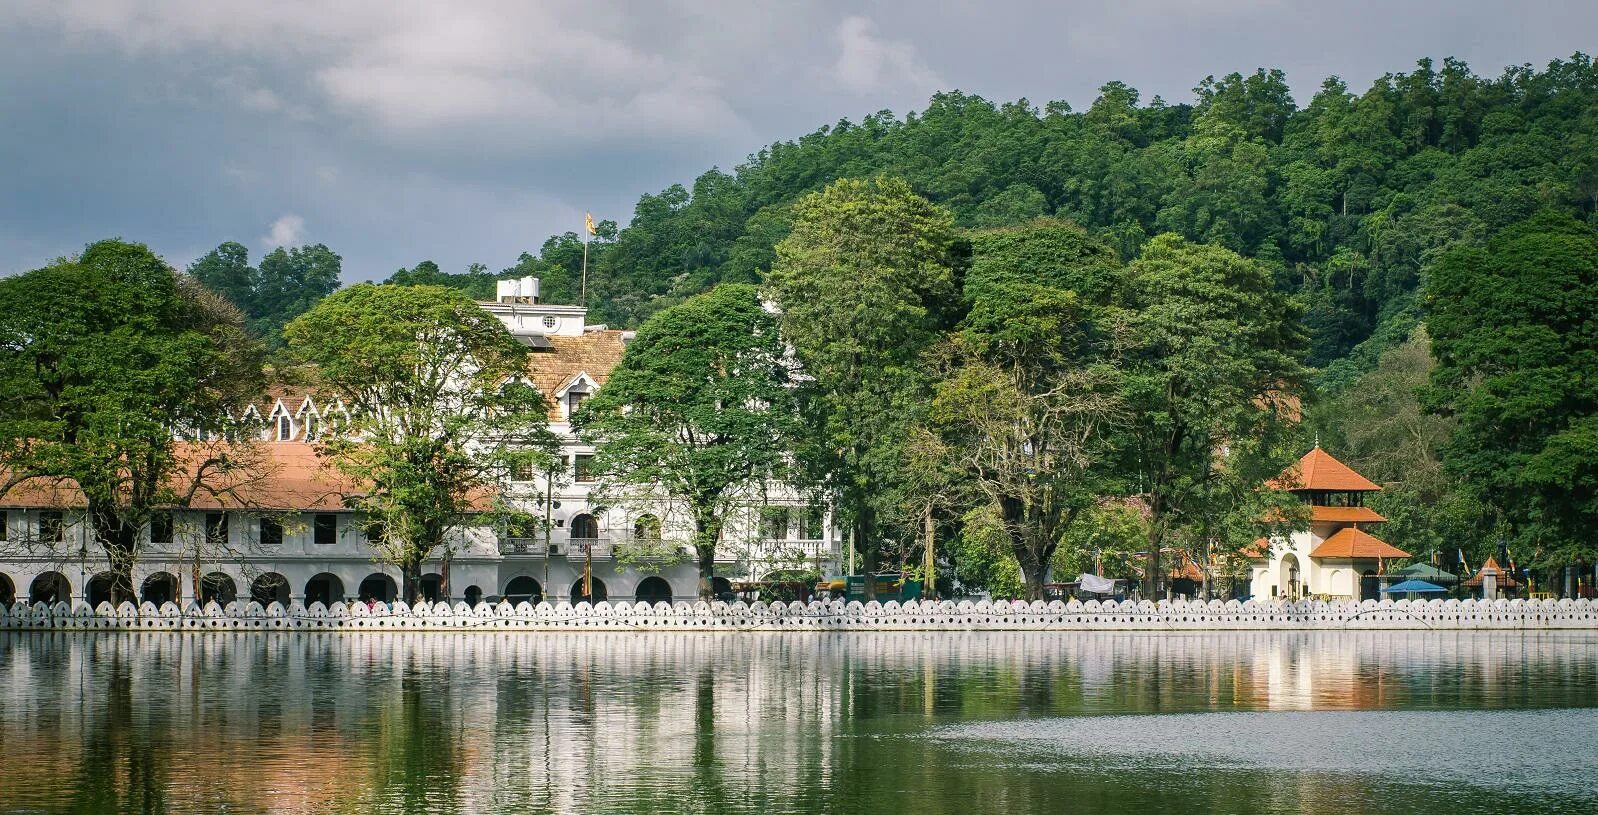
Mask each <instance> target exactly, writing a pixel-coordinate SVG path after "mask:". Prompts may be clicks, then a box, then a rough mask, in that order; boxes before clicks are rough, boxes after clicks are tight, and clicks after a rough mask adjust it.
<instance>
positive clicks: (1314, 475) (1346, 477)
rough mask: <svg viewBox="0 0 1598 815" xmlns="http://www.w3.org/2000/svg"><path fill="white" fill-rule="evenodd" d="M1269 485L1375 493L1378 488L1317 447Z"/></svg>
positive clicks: (1278, 487)
mask: <svg viewBox="0 0 1598 815" xmlns="http://www.w3.org/2000/svg"><path fill="white" fill-rule="evenodd" d="M1270 486H1271V487H1272V488H1273V489H1278V490H1291V491H1301V490H1326V491H1330V492H1375V491H1377V490H1380V489H1381V487H1378V486H1376V485H1375V484H1374V483H1372V482H1371V481H1370V479H1368V478H1366V477H1365V476H1362V475H1360V474H1359V473H1356V472H1354V470H1353V468H1351V467H1349V466H1348V465H1347V464H1344V463H1343V462H1341V461H1338V460H1337V459H1335V458H1333V457H1332V454H1331V453H1328V452H1326V451H1325V450H1322V449H1321V448H1319V447H1316V448H1315V449H1314V450H1311V451H1309V452H1308V453H1305V454H1304V457H1303V458H1301V459H1299V460H1298V463H1297V464H1295V465H1293V466H1291V467H1289V468H1287V469H1286V470H1285V471H1283V472H1282V474H1281V475H1279V476H1277V477H1276V479H1275V480H1273V481H1271V482H1270Z"/></svg>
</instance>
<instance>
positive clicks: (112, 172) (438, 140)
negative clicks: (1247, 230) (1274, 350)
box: [0, 0, 1598, 282]
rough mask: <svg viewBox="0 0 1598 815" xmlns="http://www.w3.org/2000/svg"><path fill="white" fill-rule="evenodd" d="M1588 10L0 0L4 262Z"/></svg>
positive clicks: (695, 156)
mask: <svg viewBox="0 0 1598 815" xmlns="http://www.w3.org/2000/svg"><path fill="white" fill-rule="evenodd" d="M1595 34H1598V3H1594V2H1591V0H1573V1H1571V2H1538V0H1522V1H1521V2H1486V1H1485V0H1413V2H1409V1H1406V0H1384V1H1383V2H1365V0H1350V1H1349V2H1337V0H1319V2H1297V0H1202V1H1200V0H1113V1H1112V2H1066V1H1065V0H1052V1H1050V0H1036V1H1034V0H1010V1H1008V2H1006V1H1005V0H987V2H957V1H954V0H951V1H950V2H941V3H933V2H930V1H929V0H922V1H921V2H917V1H916V0H883V2H853V3H845V2H830V0H817V2H811V3H800V2H765V1H764V0H741V2H720V1H719V0H706V1H705V2H683V1H681V0H632V2H604V1H603V0H586V2H564V0H544V1H543V2H470V1H469V0H459V1H458V2H449V3H445V2H432V3H428V2H413V1H412V0H382V1H381V2H366V1H365V0H314V1H313V2H300V0H275V2H261V1H260V0H255V1H254V2H230V1H229V0H171V2H159V1H158V0H147V1H146V2H131V1H130V2H119V1H118V0H6V2H5V3H3V4H0V274H10V273H15V272H19V271H25V270H27V269H31V268H36V267H38V266H40V265H43V264H44V263H46V262H48V261H49V260H50V259H51V258H55V257H59V256H62V255H66V254H70V253H72V252H75V251H78V250H79V249H81V248H82V247H83V245H84V244H86V243H88V242H91V241H93V240H97V239H100V238H105V237H123V238H126V239H130V240H137V241H141V242H144V243H147V244H149V245H150V247H151V248H152V249H154V250H155V251H156V252H157V253H159V254H161V255H162V256H163V257H165V258H166V259H167V260H168V261H169V262H171V263H173V264H175V265H177V266H180V267H181V266H185V265H187V264H188V263H189V262H190V261H192V260H193V259H194V258H196V257H198V256H200V255H202V254H204V253H205V252H207V251H209V250H210V249H211V248H213V247H215V246H216V245H217V244H219V243H221V242H223V241H229V240H231V241H237V242H239V243H242V244H244V245H245V246H247V247H249V249H250V251H251V257H252V259H253V258H258V257H259V256H260V255H261V254H263V253H264V252H266V251H268V250H269V249H270V248H272V247H275V246H278V245H298V244H302V243H325V244H327V245H328V246H329V247H331V248H332V249H333V250H334V251H336V252H338V253H339V254H340V255H342V256H343V258H344V279H345V281H346V282H354V281H357V280H369V279H382V278H384V277H386V276H387V275H389V274H391V273H392V272H393V271H394V270H396V269H398V268H401V267H409V266H413V265H415V264H416V263H417V262H419V261H422V260H428V259H430V260H434V261H436V262H437V263H438V264H439V265H440V266H441V267H442V268H443V269H445V270H446V271H461V270H464V269H465V268H466V266H467V265H468V264H470V263H473V262H481V263H485V264H487V265H488V266H489V267H490V268H492V269H496V270H497V269H501V268H504V267H506V266H509V265H511V264H512V263H514V262H515V259H516V257H517V256H518V255H519V254H520V253H521V252H523V251H536V250H537V248H538V246H539V245H540V244H542V243H543V241H544V239H545V238H546V237H548V236H549V235H551V234H554V233H559V232H565V231H568V230H570V231H576V230H578V229H579V228H580V226H581V224H582V217H583V213H584V212H586V211H592V212H593V213H594V217H595V218H596V220H597V219H603V218H611V219H614V220H616V221H618V222H620V223H622V224H623V225H625V224H626V222H627V220H628V219H629V218H630V217H631V214H632V209H633V205H634V204H635V203H636V202H637V200H638V197H639V196H640V195H642V194H644V193H650V192H657V191H659V190H660V189H662V188H664V187H665V186H667V185H669V184H672V183H676V182H681V183H684V184H688V183H689V182H691V181H692V179H693V178H694V177H695V176H697V175H698V174H699V173H701V172H703V171H704V170H706V169H708V168H710V167H712V166H719V167H722V168H724V169H731V168H733V167H735V166H736V165H737V164H739V163H740V162H741V161H742V160H743V159H744V158H745V157H746V156H748V155H749V154H750V153H753V152H755V151H756V150H758V149H759V148H760V147H761V146H763V145H765V144H768V143H770V142H773V141H777V140H785V139H791V138H796V137H798V136H800V135H802V134H804V133H808V132H810V131H813V130H815V129H816V128H818V127H820V126H822V125H826V124H829V123H833V122H836V121H838V120H839V119H842V118H848V119H851V120H859V119H860V118H861V117H862V116H864V115H866V114H869V113H872V112H875V111H879V110H891V111H894V112H895V113H899V114H903V113H904V112H906V111H910V110H916V109H919V108H921V107H924V105H925V103H926V100H927V98H928V97H929V96H930V95H931V94H932V93H933V92H935V91H938V90H952V89H959V90H962V91H965V92H968V93H975V94H980V95H982V96H984V97H987V98H989V99H993V100H996V101H1010V100H1014V99H1018V98H1023V97H1024V98H1026V99H1029V100H1031V101H1032V102H1033V103H1034V104H1037V105H1040V106H1041V105H1042V104H1043V103H1045V102H1047V101H1050V100H1065V101H1067V102H1069V103H1070V104H1071V105H1072V106H1073V107H1075V108H1076V109H1078V110H1083V109H1086V108H1087V106H1088V105H1089V104H1091V103H1092V101H1093V98H1094V96H1095V95H1096V93H1095V92H1096V90H1097V88H1098V87H1099V86H1101V85H1103V84H1104V83H1105V82H1108V81H1111V80H1121V81H1124V82H1127V83H1128V84H1131V85H1132V86H1134V87H1136V88H1138V89H1139V90H1140V91H1141V92H1142V94H1143V98H1144V99H1145V100H1146V99H1149V98H1151V97H1153V96H1154V95H1160V96H1162V97H1164V98H1165V99H1166V100H1167V101H1171V102H1182V101H1191V99H1192V88H1193V87H1194V86H1195V85H1197V84H1198V82H1199V81H1200V80H1201V79H1203V78H1204V77H1205V76H1207V75H1211V74H1214V75H1223V74H1226V73H1230V72H1232V71H1243V72H1248V71H1251V70H1253V69H1255V68H1258V67H1279V68H1282V69H1284V70H1285V71H1286V72H1287V76H1288V80H1289V82H1290V83H1291V85H1292V87H1293V90H1294V94H1295V97H1296V98H1297V100H1298V101H1299V103H1300V104H1301V105H1302V104H1304V103H1305V102H1307V101H1308V99H1309V97H1310V95H1311V94H1313V92H1314V91H1315V89H1316V88H1317V87H1318V86H1319V85H1320V83H1321V80H1322V79H1324V78H1325V77H1327V76H1328V75H1332V74H1336V75H1338V76H1341V77H1343V78H1344V79H1346V80H1347V81H1348V82H1349V84H1350V86H1351V87H1353V88H1355V89H1356V90H1360V89H1363V88H1364V87H1366V86H1368V85H1369V83H1370V82H1371V81H1372V80H1374V79H1376V78H1378V77H1380V76H1381V75H1382V74H1384V73H1388V72H1397V71H1407V70H1409V69H1410V68H1411V67H1412V66H1413V65H1414V62H1415V60H1416V59H1418V58H1420V57H1423V56H1431V57H1433V58H1434V59H1436V60H1438V61H1440V60H1441V59H1442V58H1443V57H1446V56H1455V57H1458V58H1461V59H1464V60H1466V61H1467V62H1469V63H1470V65H1471V66H1472V67H1473V68H1474V69H1475V70H1476V72H1477V73H1480V74H1485V75H1497V74H1498V73H1499V72H1500V71H1502V69H1503V68H1504V67H1505V66H1508V65H1518V64H1524V63H1531V64H1534V65H1537V66H1539V67H1540V66H1542V65H1545V64H1546V63H1547V62H1548V61H1549V60H1552V59H1556V58H1561V57H1567V56H1569V55H1570V54H1572V53H1574V52H1576V51H1583V52H1586V53H1592V52H1593V50H1594V48H1595V47H1598V38H1595V37H1594V35H1595Z"/></svg>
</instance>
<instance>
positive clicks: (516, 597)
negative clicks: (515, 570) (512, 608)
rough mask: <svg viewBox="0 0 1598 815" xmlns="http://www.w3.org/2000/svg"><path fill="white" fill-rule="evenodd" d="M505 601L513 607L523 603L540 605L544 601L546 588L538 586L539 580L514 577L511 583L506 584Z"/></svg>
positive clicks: (524, 576) (523, 576)
mask: <svg viewBox="0 0 1598 815" xmlns="http://www.w3.org/2000/svg"><path fill="white" fill-rule="evenodd" d="M505 599H506V600H507V601H508V602H509V603H510V604H511V605H515V604H517V603H521V602H527V603H532V604H533V605H538V603H539V602H540V601H542V600H543V599H544V587H543V586H540V585H538V581H537V580H534V579H532V578H531V577H528V576H526V575H522V576H520V577H513V578H511V581H510V582H509V583H506V584H505Z"/></svg>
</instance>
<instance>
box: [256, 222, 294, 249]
mask: <svg viewBox="0 0 1598 815" xmlns="http://www.w3.org/2000/svg"><path fill="white" fill-rule="evenodd" d="M304 236H305V219H304V218H301V217H300V216H298V215H294V214H289V215H284V216H283V217H281V218H278V219H277V220H275V221H273V222H272V225H271V226H270V227H268V228H267V232H266V234H265V235H262V236H261V245H263V246H265V247H267V248H268V249H275V248H277V247H279V246H298V245H299V244H300V240H301V238H303V237H304Z"/></svg>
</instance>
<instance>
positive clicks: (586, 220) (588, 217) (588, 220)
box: [583, 212, 599, 235]
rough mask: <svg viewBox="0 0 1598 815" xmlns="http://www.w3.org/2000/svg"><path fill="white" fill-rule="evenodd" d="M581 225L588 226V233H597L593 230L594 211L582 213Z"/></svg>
mask: <svg viewBox="0 0 1598 815" xmlns="http://www.w3.org/2000/svg"><path fill="white" fill-rule="evenodd" d="M583 226H586V227H588V234H590V235H598V234H599V233H598V232H595V231H594V213H592V212H585V213H583Z"/></svg>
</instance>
